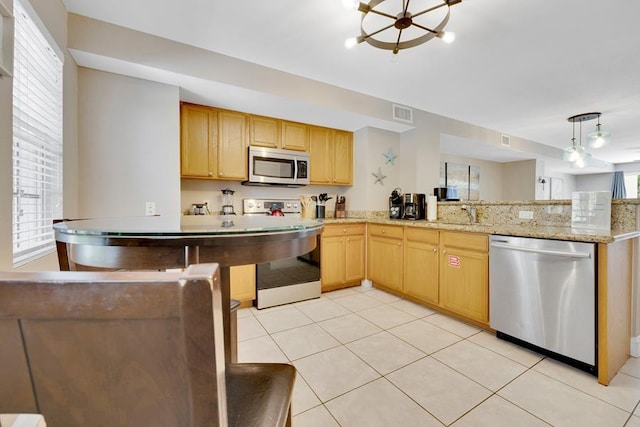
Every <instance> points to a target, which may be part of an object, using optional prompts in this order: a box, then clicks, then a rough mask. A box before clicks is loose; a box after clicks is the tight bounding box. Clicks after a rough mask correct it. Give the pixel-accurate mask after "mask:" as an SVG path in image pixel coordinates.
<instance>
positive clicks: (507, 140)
mask: <svg viewBox="0 0 640 427" xmlns="http://www.w3.org/2000/svg"><path fill="white" fill-rule="evenodd" d="M501 143H502V146H503V147H511V138H510V137H509V135H502V139H501Z"/></svg>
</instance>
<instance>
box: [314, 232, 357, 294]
mask: <svg viewBox="0 0 640 427" xmlns="http://www.w3.org/2000/svg"><path fill="white" fill-rule="evenodd" d="M320 251H321V255H320V256H321V260H322V262H321V263H320V274H321V280H322V291H323V292H326V291H330V290H334V289H339V288H343V287H346V286H349V285H354V284H358V283H360V281H361V280H362V279H364V277H365V225H364V224H334V225H325V227H324V230H323V232H322V240H321V242H320Z"/></svg>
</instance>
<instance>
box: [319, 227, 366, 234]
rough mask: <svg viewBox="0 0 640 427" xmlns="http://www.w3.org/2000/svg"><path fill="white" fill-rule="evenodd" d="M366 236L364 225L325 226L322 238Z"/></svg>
mask: <svg viewBox="0 0 640 427" xmlns="http://www.w3.org/2000/svg"><path fill="white" fill-rule="evenodd" d="M354 234H359V235H364V224H334V225H325V226H324V230H323V231H322V237H335V236H349V235H354Z"/></svg>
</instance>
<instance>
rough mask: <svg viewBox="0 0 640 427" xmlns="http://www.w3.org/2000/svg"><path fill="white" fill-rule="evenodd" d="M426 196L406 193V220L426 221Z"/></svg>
mask: <svg viewBox="0 0 640 427" xmlns="http://www.w3.org/2000/svg"><path fill="white" fill-rule="evenodd" d="M424 199H425V197H424V194H421V193H405V195H404V216H403V218H404V219H412V220H414V219H424Z"/></svg>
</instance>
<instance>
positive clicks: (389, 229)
mask: <svg viewBox="0 0 640 427" xmlns="http://www.w3.org/2000/svg"><path fill="white" fill-rule="evenodd" d="M369 234H371V235H374V236H383V237H390V238H396V239H402V227H401V226H396V225H381V224H369Z"/></svg>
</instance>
